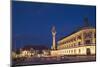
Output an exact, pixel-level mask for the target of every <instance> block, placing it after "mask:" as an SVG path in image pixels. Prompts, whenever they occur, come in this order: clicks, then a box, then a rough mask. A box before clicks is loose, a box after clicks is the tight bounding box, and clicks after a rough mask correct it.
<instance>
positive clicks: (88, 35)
mask: <svg viewBox="0 0 100 67" xmlns="http://www.w3.org/2000/svg"><path fill="white" fill-rule="evenodd" d="M84 37H85V38H92V32H89V33H85V34H84Z"/></svg>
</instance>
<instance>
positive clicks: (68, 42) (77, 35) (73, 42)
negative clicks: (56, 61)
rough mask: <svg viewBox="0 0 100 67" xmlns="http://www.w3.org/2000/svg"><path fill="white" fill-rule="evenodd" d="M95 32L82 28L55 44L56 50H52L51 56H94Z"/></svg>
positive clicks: (88, 28) (89, 28) (91, 28)
mask: <svg viewBox="0 0 100 67" xmlns="http://www.w3.org/2000/svg"><path fill="white" fill-rule="evenodd" d="M95 54H96V30H95V28H93V27H84V28H82V29H80V30H78V31H76V32H74V33H72V34H70V35H69V36H66V37H64V38H62V39H60V40H59V41H58V42H57V50H52V51H51V55H52V56H63V55H95Z"/></svg>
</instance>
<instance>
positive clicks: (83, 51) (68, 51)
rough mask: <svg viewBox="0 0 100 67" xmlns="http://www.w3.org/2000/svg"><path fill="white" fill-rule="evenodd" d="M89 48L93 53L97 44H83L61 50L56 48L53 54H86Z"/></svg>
mask: <svg viewBox="0 0 100 67" xmlns="http://www.w3.org/2000/svg"><path fill="white" fill-rule="evenodd" d="M87 48H89V49H90V51H91V55H92V54H95V53H96V51H95V48H96V47H95V46H83V47H77V48H70V49H61V50H54V51H51V55H52V56H61V55H86V54H87V53H86V49H87ZM79 50H80V52H79Z"/></svg>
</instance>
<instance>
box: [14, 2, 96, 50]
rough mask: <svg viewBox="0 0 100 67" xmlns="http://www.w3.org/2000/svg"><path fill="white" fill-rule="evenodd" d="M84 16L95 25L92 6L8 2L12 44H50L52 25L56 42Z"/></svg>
mask: <svg viewBox="0 0 100 67" xmlns="http://www.w3.org/2000/svg"><path fill="white" fill-rule="evenodd" d="M84 17H88V19H89V23H90V25H91V26H94V27H95V26H96V24H95V23H96V7H95V6H82V5H69V4H50V3H38V2H23V1H13V2H12V39H13V40H12V42H13V43H12V45H13V48H20V47H23V46H25V45H45V46H48V47H51V45H52V33H51V29H52V26H55V27H56V31H57V34H56V41H58V40H59V39H60V38H61V37H63V36H66V35H68V34H70V33H71V32H73V31H74V30H75V29H77V28H78V27H80V26H83V25H84Z"/></svg>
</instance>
